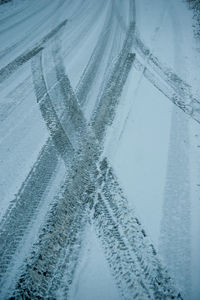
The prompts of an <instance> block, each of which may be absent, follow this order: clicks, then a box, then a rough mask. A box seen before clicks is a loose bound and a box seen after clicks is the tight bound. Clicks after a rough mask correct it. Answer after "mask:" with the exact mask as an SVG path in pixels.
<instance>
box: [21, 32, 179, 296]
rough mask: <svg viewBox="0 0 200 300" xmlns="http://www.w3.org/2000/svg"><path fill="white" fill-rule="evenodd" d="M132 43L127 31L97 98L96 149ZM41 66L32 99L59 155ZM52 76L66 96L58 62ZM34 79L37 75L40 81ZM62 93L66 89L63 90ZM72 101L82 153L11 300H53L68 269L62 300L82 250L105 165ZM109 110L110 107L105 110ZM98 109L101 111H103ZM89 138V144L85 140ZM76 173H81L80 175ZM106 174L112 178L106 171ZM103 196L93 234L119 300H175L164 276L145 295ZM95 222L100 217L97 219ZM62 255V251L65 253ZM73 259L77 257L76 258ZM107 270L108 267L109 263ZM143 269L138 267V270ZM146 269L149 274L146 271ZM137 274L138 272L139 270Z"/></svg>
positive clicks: (109, 118)
mask: <svg viewBox="0 0 200 300" xmlns="http://www.w3.org/2000/svg"><path fill="white" fill-rule="evenodd" d="M129 30H130V29H129ZM130 36H131V37H130ZM131 43H132V31H131V30H130V32H129V34H128V35H127V38H126V40H125V43H124V47H123V51H122V52H121V55H120V56H119V59H118V61H117V63H116V66H115V68H114V71H116V72H113V74H112V76H111V77H110V81H109V82H108V84H107V86H106V89H105V92H104V93H103V97H102V98H101V101H100V105H99V107H98V109H97V112H96V115H95V118H94V119H93V121H92V124H93V126H94V125H95V126H94V127H95V133H96V136H97V138H98V140H99V141H100V144H101V142H102V141H103V137H104V132H105V130H106V128H107V126H109V125H110V124H112V120H113V119H114V113H115V109H116V106H117V104H118V101H119V97H120V94H121V91H122V88H123V85H124V84H125V81H126V78H127V75H128V73H129V70H130V67H131V65H132V63H133V60H134V58H135V55H133V54H129V52H130V47H131ZM41 65H42V60H41V54H40V53H39V54H38V55H37V57H35V58H34V62H33V66H34V67H33V75H34V72H35V75H34V78H35V87H36V94H38V95H37V98H38V99H39V105H40V108H41V111H42V110H43V112H42V113H43V117H44V119H45V121H46V123H47V127H48V128H49V130H50V133H51V136H52V138H53V139H54V143H55V146H56V148H57V150H58V153H60V154H62V155H63V153H64V152H63V151H62V149H63V145H62V147H61V146H60V145H59V144H58V143H57V140H56V139H55V132H57V130H60V129H61V128H62V129H61V131H62V134H63V137H64V136H67V134H65V130H64V129H63V127H62V124H61V122H60V119H59V118H58V117H57V113H56V111H55V108H54V106H53V104H52V103H53V102H52V100H51V97H50V96H49V93H48V91H47V87H46V84H45V79H44V76H43V72H42V68H41ZM119 69H120V71H121V74H120V72H117V71H118V70H119ZM56 72H57V76H58V78H59V77H60V79H58V80H59V83H60V85H61V87H62V89H63V94H64V95H66V94H70V93H69V91H70V90H71V87H70V82H69V81H68V78H67V76H65V75H64V69H63V67H62V65H61V64H59V61H57V62H56ZM36 75H37V76H38V75H39V80H38V78H37V76H36ZM36 78H37V79H36ZM66 81H68V85H66V84H65V83H66ZM40 83H41V84H40ZM66 87H68V88H67V90H66ZM74 100H75V98H74V96H73V95H70V97H69V98H67V102H66V103H65V104H66V106H67V105H68V106H67V107H66V112H67V111H68V110H70V114H71V115H72V117H73V120H72V122H73V123H74V124H75V126H74V128H75V131H76V130H80V129H82V132H83V133H84V132H85V134H84V139H83V141H82V142H81V149H80V150H79V151H77V153H76V155H75V158H74V161H73V165H74V167H73V168H72V170H71V171H70V177H69V176H68V177H67V178H66V181H65V184H64V185H63V187H62V189H61V192H60V194H59V195H58V201H57V203H56V204H55V206H54V208H53V210H52V211H51V212H50V214H49V218H48V219H47V223H46V226H45V227H44V228H43V230H42V233H41V235H40V238H39V241H38V244H37V245H35V248H34V252H33V254H32V257H31V259H30V262H31V263H29V264H28V266H27V268H26V270H25V272H24V273H23V275H22V276H21V278H20V280H19V281H18V287H17V289H16V293H15V298H16V299H17V298H20V299H21V298H24V297H31V298H33V297H34V298H36V299H37V298H38V299H39V298H40V297H43V298H45V297H49V294H50V295H52V296H51V297H52V299H53V297H55V299H56V297H57V295H56V294H55V295H53V294H54V293H55V290H56V289H57V288H58V286H59V285H60V282H61V280H62V279H61V277H62V276H61V273H62V272H63V270H65V269H66V265H67V267H68V268H67V269H68V270H70V271H69V275H68V277H69V280H68V284H67V285H66V288H65V290H64V292H63V293H64V294H63V295H65V297H66V295H67V294H68V291H69V286H70V284H71V281H72V278H73V272H74V269H75V266H76V263H77V257H78V253H79V249H80V245H81V236H82V228H83V224H84V222H85V221H84V213H83V212H84V211H85V206H87V205H88V204H89V206H90V207H91V208H92V207H93V201H94V199H95V196H96V191H97V190H98V189H99V188H100V186H101V185H97V186H95V183H94V178H95V176H97V174H99V171H98V170H101V173H102V172H103V167H102V165H103V164H104V163H105V162H104V163H102V164H100V167H99V166H98V161H99V159H100V155H101V150H100V149H99V144H98V143H96V140H95V138H94V136H93V135H92V134H91V133H90V130H89V133H88V130H87V128H86V126H85V123H84V121H83V120H82V117H83V116H82V114H81V113H79V114H78V118H77V119H75V120H74V116H77V112H79V107H78V105H76V104H73V103H74V102H73V101H74ZM70 101H71V102H70ZM43 102H46V103H47V104H45V105H46V106H44V105H43V104H42V103H43ZM69 103H70V104H69ZM76 103H77V101H76ZM110 104H111V106H112V107H110ZM71 105H73V106H72V107H74V110H71ZM101 106H103V108H102V107H101ZM46 108H47V110H46ZM106 108H107V110H106ZM75 112H76V114H75ZM99 112H100V113H101V115H102V119H103V118H104V117H105V120H103V121H102V119H101V118H98V113H99ZM103 112H106V113H103ZM95 120H96V122H97V124H99V127H98V126H97V125H96V122H95ZM80 124H82V125H84V126H83V127H82V126H81V128H80ZM86 132H87V134H86ZM87 135H88V136H87ZM90 136H91V138H88V137H90ZM86 137H87V139H86ZM63 141H64V145H67V146H68V145H70V141H69V140H68V139H66V138H65V139H64V140H63ZM86 149H87V151H86ZM88 149H89V151H88ZM71 152H73V148H71V150H70V151H69V153H71ZM80 170H81V172H79V171H80ZM110 172H111V173H112V171H111V170H110ZM101 177H102V176H100V177H99V180H98V181H100V182H101V179H102V178H101ZM105 191H106V190H105V189H104V190H102V192H101V193H99V194H98V197H96V200H98V201H96V203H95V206H94V212H95V224H96V225H95V226H96V228H97V231H98V232H99V236H100V237H101V239H102V241H103V244H104V249H105V252H106V253H107V254H106V255H107V259H108V261H109V262H111V260H112V258H113V257H114V258H115V263H113V265H115V270H114V271H115V272H113V274H115V276H116V277H118V279H117V280H118V286H119V287H120V289H121V291H122V293H123V294H124V297H126V298H127V299H132V297H133V295H135V296H134V297H136V298H137V297H138V296H141V297H142V299H145V297H149V298H151V297H152V295H153V294H154V295H155V297H156V299H160V298H159V295H162V297H163V295H166V291H167V292H168V296H166V298H164V299H167V297H174V296H173V295H174V291H173V288H171V287H169V288H166V284H168V283H169V286H170V284H171V282H170V279H168V278H166V276H163V278H164V279H163V280H164V281H163V283H162V284H163V286H164V290H165V291H163V286H162V288H161V290H160V291H159V289H158V286H159V285H161V282H158V284H157V285H156V280H155V278H154V276H153V277H152V282H154V287H152V290H153V292H152V290H151V289H149V282H148V281H146V282H145V283H144V279H143V278H139V277H140V276H142V275H141V274H139V275H138V273H137V268H139V267H138V266H137V265H138V264H139V263H138V261H140V259H139V258H138V257H137V256H136V254H134V252H133V253H132V250H130V247H131V246H130V245H129V244H128V246H127V243H128V242H127V241H124V239H123V237H122V236H121V234H120V230H122V229H123V228H125V229H126V230H127V228H126V226H125V225H124V224H123V223H122V225H121V227H120V229H119V228H118V227H119V224H118V221H116V219H115V216H116V215H117V213H120V211H121V209H119V208H118V211H117V208H115V210H114V202H113V203H112V212H110V211H109V207H108V201H109V200H110V197H108V195H107V193H106V192H105ZM102 194H103V196H102ZM112 197H113V196H112ZM112 197H111V199H112ZM102 199H103V200H102ZM98 206H99V207H100V208H101V209H100V211H99V210H98ZM63 208H64V210H63ZM102 211H104V213H105V214H104V213H103V215H101V214H102ZM99 212H100V213H99ZM113 215H115V216H113ZM99 216H101V218H100V217H99ZM124 220H126V219H124ZM109 222H110V223H109ZM121 222H122V220H121ZM135 224H137V225H140V224H139V223H138V221H135ZM105 225H106V226H105ZM107 225H110V227H107ZM137 225H136V227H137ZM74 226H75V227H74ZM102 228H103V229H102ZM121 228H122V229H121ZM134 229H135V228H134ZM106 230H107V231H106ZM141 232H142V234H141V236H142V237H145V232H144V231H142V230H141ZM105 233H107V234H108V237H109V236H110V237H113V236H114V240H113V245H115V247H112V245H110V239H109V238H107V236H105ZM132 236H133V234H132ZM73 244H76V251H75V250H74V249H75V248H74V247H73ZM113 248H114V249H113ZM52 249H53V250H54V251H55V253H54V254H55V256H56V257H55V256H54V255H53V253H52ZM64 249H67V250H66V252H65V250H64ZM116 249H121V252H120V251H119V252H118V255H117V257H116V255H115V253H116V251H118V250H116ZM150 251H151V253H153V252H154V251H155V250H153V247H150ZM74 253H76V255H75V254H74ZM70 255H72V257H73V256H76V259H75V260H74V261H73V259H69V258H70ZM154 255H155V254H154ZM132 257H134V260H133V261H132V264H131V270H130V272H127V270H128V269H129V268H128V264H127V261H129V258H130V259H132ZM49 260H50V265H49ZM118 261H120V266H121V267H120V269H119V268H117V266H118ZM141 261H142V259H141ZM116 262H117V264H116ZM110 264H111V265H112V263H110ZM141 264H142V266H143V265H144V266H145V263H144V262H143V261H142V262H141ZM155 264H156V265H157V264H158V262H157V261H156V262H155ZM145 267H146V266H145ZM145 267H143V269H144V268H145ZM146 268H148V265H147V267H146ZM55 270H56V271H55ZM133 270H135V271H136V274H137V275H138V278H136V279H134V281H131V278H132V276H133V274H132V273H133ZM139 270H140V271H141V269H140V268H139ZM160 272H161V271H160ZM134 273H135V272H134ZM140 273H141V272H140ZM147 273H148V272H147ZM147 273H145V276H146V277H148V276H149V275H147ZM161 273H162V272H161ZM148 274H149V273H148ZM159 275H160V273H159ZM59 276H60V278H59ZM120 278H121V279H120ZM153 280H154V281H153ZM150 282H151V281H150ZM136 283H137V284H136ZM41 286H42V288H41ZM137 287H138V289H137ZM136 289H137V290H136ZM127 290H129V292H130V291H131V293H129V292H127V294H126V291H127ZM154 290H155V291H154ZM164 292H165V294H164ZM159 293H160V294H159ZM130 295H131V298H130ZM177 298H180V295H178V296H177ZM152 299H154V298H152Z"/></svg>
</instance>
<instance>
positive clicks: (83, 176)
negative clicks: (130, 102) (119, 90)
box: [16, 72, 128, 297]
mask: <svg viewBox="0 0 200 300" xmlns="http://www.w3.org/2000/svg"><path fill="white" fill-rule="evenodd" d="M127 73H128V72H127ZM59 74H62V72H60V73H59ZM59 74H58V75H59ZM64 79H66V77H65V78H64ZM122 83H124V82H122ZM64 86H66V85H64ZM117 96H118V97H119V94H118V95H117ZM69 101H70V98H69ZM68 110H69V113H72V112H71V110H70V105H69V104H68ZM72 118H73V120H72V122H75V125H76V126H77V127H78V128H80V126H79V125H80V124H81V125H83V121H81V119H78V121H79V122H78V123H76V121H77V120H76V118H75V119H74V113H72ZM85 126H86V124H85ZM81 149H82V150H80V151H79V152H78V153H77V155H76V157H75V159H74V161H73V163H72V166H73V167H72V169H71V171H70V174H72V175H71V176H70V178H67V179H66V183H65V184H64V187H65V189H64V192H63V195H62V197H61V198H60V199H59V201H58V202H57V205H56V206H55V207H54V209H53V210H52V212H51V213H50V217H49V218H48V221H47V225H46V227H45V235H44V236H41V238H40V239H39V242H38V245H39V246H38V248H37V251H35V254H34V256H33V258H32V260H33V261H31V263H30V262H29V263H28V265H29V267H28V268H27V269H26V270H25V272H24V275H22V278H24V279H23V280H22V281H23V282H21V281H19V282H18V288H17V291H18V292H17V293H22V294H23V295H31V296H32V297H33V296H34V297H38V295H39V293H41V289H40V287H41V286H40V284H38V285H37V283H36V282H34V278H36V277H37V276H38V275H37V274H38V267H37V266H38V260H39V257H43V260H44V261H45V260H46V261H47V262H46V263H45V262H44V264H43V267H44V269H45V271H44V272H43V273H42V272H41V271H40V273H41V274H40V277H41V276H42V277H44V276H45V277H46V274H47V272H48V280H46V279H44V280H42V279H41V280H40V283H41V282H42V285H43V289H42V293H43V294H42V297H46V296H47V291H48V290H51V286H50V282H51V278H52V277H54V276H55V275H54V271H55V268H56V266H57V264H58V259H59V255H61V252H62V247H61V246H59V238H58V240H56V241H55V240H53V239H50V238H48V236H49V235H50V236H51V234H52V232H54V234H55V231H56V232H57V230H58V229H57V227H58V226H59V225H57V224H59V220H60V219H62V217H61V216H62V214H61V212H63V211H64V215H63V220H62V222H63V223H64V224H63V226H64V228H63V231H62V232H64V233H65V237H63V239H64V241H63V242H64V243H65V242H66V243H67V241H68V243H70V238H71V236H70V235H68V233H69V232H68V231H69V227H68V226H67V225H68V224H67V218H69V219H70V220H71V221H70V225H72V224H74V226H75V227H76V228H77V226H78V224H80V223H79V222H78V221H76V222H75V220H76V219H79V218H80V216H81V213H80V211H81V212H84V211H85V209H84V205H85V203H89V202H91V199H90V198H89V196H88V195H90V193H91V191H95V190H94V188H93V185H94V184H93V183H92V178H95V177H94V174H95V173H96V168H95V162H96V161H97V159H98V157H99V156H100V150H98V147H97V146H95V140H94V138H93V137H91V139H89V141H88V137H87V140H86V141H85V140H84V138H83V145H82V148H81ZM66 187H67V188H66ZM72 199H73V201H72ZM67 204H68V207H69V211H66V210H63V207H65V206H66V205H67ZM71 206H73V209H72V208H71ZM66 213H67V216H66V215H65V214H66ZM52 214H53V215H52ZM69 214H70V215H69ZM64 216H65V218H64ZM52 220H53V221H52ZM80 220H82V217H81V218H80ZM73 222H75V223H73ZM66 226H67V227H66ZM64 229H65V230H64ZM66 229H67V230H66ZM75 232H79V230H76V229H75ZM57 234H58V233H57ZM74 239H75V241H76V237H75V238H74ZM47 241H48V242H47ZM74 243H75V244H77V243H78V244H79V243H80V241H78V242H74ZM52 247H53V248H55V247H57V249H59V251H58V252H57V253H56V257H55V258H53V259H51V264H50V270H49V263H48V260H49V254H50V253H49V252H48V251H49V250H48V249H51V248H52ZM66 248H67V247H66ZM36 252H37V254H36ZM61 256H62V255H61ZM61 260H62V259H61ZM47 266H48V270H47V269H46V268H47ZM51 266H52V267H51ZM72 269H73V268H72ZM31 274H32V275H31ZM33 274H35V275H33ZM42 274H43V275H42ZM69 275H70V278H69V280H68V282H69V283H70V282H71V281H72V278H71V277H72V274H69ZM22 278H21V279H22ZM22 294H21V295H22ZM16 295H17V294H16Z"/></svg>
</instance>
